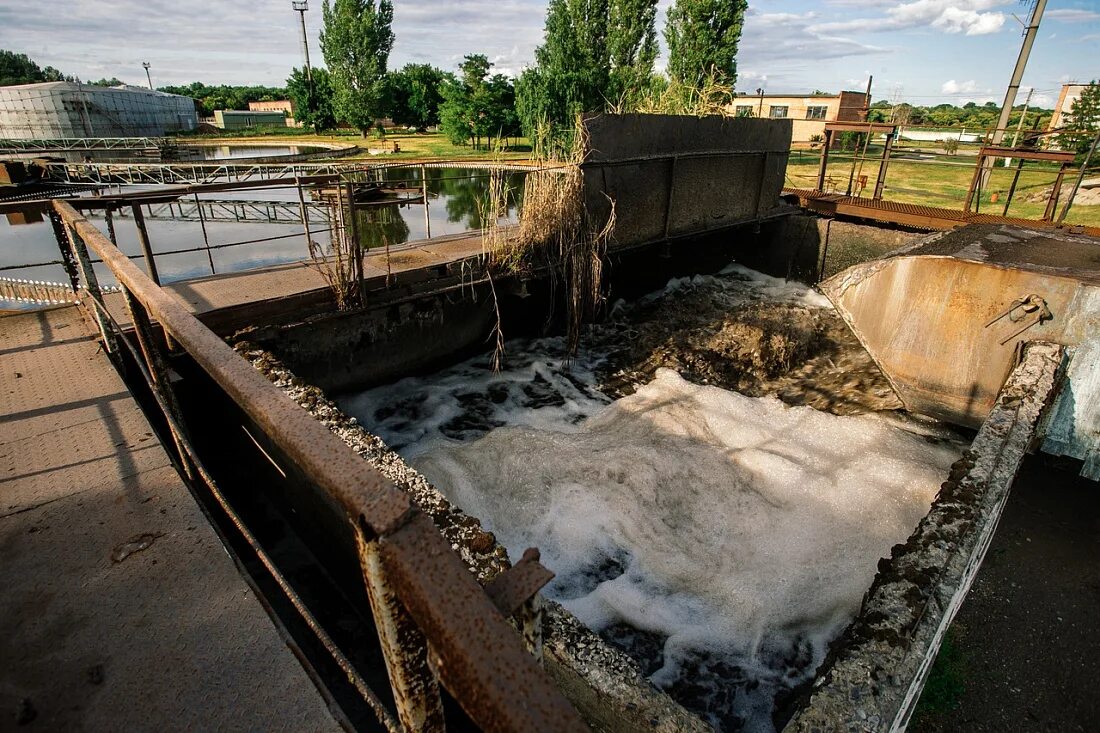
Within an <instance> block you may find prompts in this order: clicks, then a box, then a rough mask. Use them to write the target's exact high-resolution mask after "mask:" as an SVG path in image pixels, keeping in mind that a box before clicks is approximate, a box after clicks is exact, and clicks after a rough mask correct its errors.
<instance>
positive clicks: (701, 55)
mask: <svg viewBox="0 0 1100 733" xmlns="http://www.w3.org/2000/svg"><path fill="white" fill-rule="evenodd" d="M747 8H748V1H747V0H676V1H675V3H673V5H672V7H671V8H669V11H668V21H667V23H666V24H665V42H666V43H667V44H668V75H669V77H670V78H671V79H672V80H673V81H674V82H678V83H679V84H681V85H683V86H685V87H687V88H690V89H701V88H702V87H703V86H704V84H705V82H706V81H707V80H708V79H709V78H710V77H711V76H712V75H713V78H714V80H715V81H716V82H718V83H719V84H721V85H723V86H727V87H730V88H732V87H733V86H734V84H735V83H736V81H737V43H738V41H740V40H741V28H742V25H743V24H744V19H745V10H746V9H747Z"/></svg>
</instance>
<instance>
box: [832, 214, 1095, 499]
mask: <svg viewBox="0 0 1100 733" xmlns="http://www.w3.org/2000/svg"><path fill="white" fill-rule="evenodd" d="M821 289H822V290H823V291H824V293H825V294H826V296H828V297H829V299H830V300H831V301H832V302H833V303H834V305H836V307H837V309H838V310H839V311H840V313H841V315H842V316H843V318H844V319H845V321H847V323H848V325H849V326H850V327H851V328H852V330H853V331H854V332H855V334H856V336H857V337H858V338H859V339H860V341H861V342H862V343H863V345H864V346H865V347H866V348H867V350H868V352H870V354H871V356H872V357H873V358H874V359H875V361H876V362H877V363H878V365H879V367H880V368H881V369H882V371H883V372H884V373H885V375H886V377H887V378H888V379H889V380H890V382H891V383H892V384H893V386H894V389H895V390H896V391H897V393H898V396H899V397H900V398H901V400H902V402H903V403H904V404H905V406H906V408H907V409H909V410H911V411H912V412H917V413H921V414H925V415H930V416H933V417H937V418H940V419H943V420H947V421H949V422H953V423H957V424H960V425H967V426H971V427H978V426H980V425H981V423H982V422H983V421H984V420H985V418H986V416H987V415H988V414H989V412H990V410H991V409H992V407H993V404H994V401H995V400H996V397H997V393H998V391H999V390H1000V388H1001V386H1002V385H1003V384H1004V381H1005V379H1006V377H1007V376H1008V374H1009V372H1010V371H1011V370H1012V368H1013V367H1014V366H1015V364H1016V363H1017V360H1018V358H1019V354H1020V350H1021V346H1022V344H1023V343H1024V342H1028V341H1051V342H1055V343H1059V344H1063V345H1065V346H1067V347H1070V348H1069V351H1070V352H1071V354H1072V356H1071V359H1070V362H1069V366H1068V368H1067V372H1066V380H1065V382H1064V386H1063V388H1062V391H1061V393H1060V395H1059V397H1058V400H1057V402H1056V403H1055V405H1054V409H1053V411H1052V413H1051V418H1050V420H1049V422H1048V424H1047V426H1046V431H1045V437H1044V439H1043V444H1042V448H1043V450H1044V451H1046V452H1048V453H1051V454H1053V455H1066V456H1071V457H1073V458H1077V459H1080V460H1083V461H1084V468H1083V469H1082V473H1083V474H1084V475H1086V476H1088V477H1089V478H1093V479H1097V478H1100V449H1098V445H1100V239H1097V238H1095V237H1088V236H1084V235H1078V234H1073V233H1069V232H1065V231H1051V230H1044V231H1039V230H1033V229H1022V228H1017V227H1011V226H992V225H970V226H967V227H964V228H962V229H957V230H955V231H952V232H947V233H939V234H935V235H932V236H929V237H926V238H923V239H921V240H920V241H918V242H916V243H914V244H912V245H909V246H907V247H903V248H902V249H899V250H895V251H894V252H891V253H890V254H888V255H886V256H884V257H882V258H880V259H877V260H872V261H869V262H865V263H862V264H859V265H855V266H854V267H851V268H849V269H847V270H845V271H843V272H841V273H839V274H838V275H836V276H834V277H832V278H830V279H828V280H826V281H825V282H823V283H822V284H821Z"/></svg>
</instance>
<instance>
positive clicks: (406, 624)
mask: <svg viewBox="0 0 1100 733" xmlns="http://www.w3.org/2000/svg"><path fill="white" fill-rule="evenodd" d="M355 540H356V544H357V545H358V546H359V562H360V566H361V568H362V571H363V580H364V582H365V583H366V586H367V597H368V598H369V599H370V607H371V613H372V614H373V616H374V625H375V628H376V629H377V630H378V640H379V641H380V642H381V644H382V652H383V657H384V658H385V660H386V672H387V673H388V674H389V677H390V687H391V688H393V699H394V702H395V703H396V704H397V717H398V719H399V720H400V721H401V725H402V726H404V728H405V730H406V731H410V732H411V731H426V732H427V733H431V732H432V731H440V732H442V731H443V730H444V728H445V726H444V720H443V703H442V700H441V698H440V696H439V681H438V680H437V679H436V677H435V675H434V674H433V673H432V670H431V667H430V666H429V664H428V653H429V651H428V642H427V640H426V639H425V638H424V635H423V634H422V633H421V631H420V629H419V628H417V626H416V622H414V621H413V620H412V617H411V616H409V614H408V612H407V611H406V610H405V607H404V606H402V605H401V601H400V599H398V597H397V594H396V593H395V591H394V589H393V588H392V587H390V584H389V583H388V582H387V581H386V577H385V571H384V569H383V567H382V559H381V557H380V556H379V552H378V543H377V541H368V540H367V538H366V536H365V535H364V532H363V528H362V527H356V529H355Z"/></svg>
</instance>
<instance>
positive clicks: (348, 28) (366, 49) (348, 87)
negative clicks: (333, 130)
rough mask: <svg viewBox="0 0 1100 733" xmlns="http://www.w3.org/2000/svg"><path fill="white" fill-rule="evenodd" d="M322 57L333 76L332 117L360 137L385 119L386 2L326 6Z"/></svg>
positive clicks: (389, 13)
mask: <svg viewBox="0 0 1100 733" xmlns="http://www.w3.org/2000/svg"><path fill="white" fill-rule="evenodd" d="M321 13H322V15H323V17H324V30H323V31H321V51H322V52H323V53H324V55H325V65H326V66H328V70H329V73H330V74H331V75H332V99H333V105H332V106H333V109H334V110H335V111H336V116H337V117H338V118H339V119H341V120H343V121H344V122H347V123H348V124H349V125H352V126H353V127H356V128H358V129H359V130H360V131H361V132H362V135H363V137H366V136H367V132H368V131H369V130H370V129H371V127H373V126H374V123H375V121H376V120H378V119H380V118H381V117H383V116H384V115H385V112H386V109H385V107H386V104H385V96H386V95H385V77H386V63H387V62H388V61H389V57H390V50H391V49H392V48H393V41H394V35H393V31H392V30H391V28H390V26H391V25H392V23H393V4H392V3H391V2H390V0H378V3H377V4H376V3H375V0H334V2H333V3H329V0H325V2H324V5H322V6H321Z"/></svg>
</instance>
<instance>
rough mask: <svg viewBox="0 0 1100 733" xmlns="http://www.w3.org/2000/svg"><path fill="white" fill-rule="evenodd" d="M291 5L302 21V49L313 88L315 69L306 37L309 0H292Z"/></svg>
mask: <svg viewBox="0 0 1100 733" xmlns="http://www.w3.org/2000/svg"><path fill="white" fill-rule="evenodd" d="M290 6H291V7H292V8H294V10H295V12H297V13H298V18H299V19H300V20H301V21H302V50H303V51H304V52H305V55H306V79H308V80H309V86H310V89H312V88H313V69H312V68H311V67H310V65H309V40H308V39H307V38H306V11H307V10H309V0H291V3H290Z"/></svg>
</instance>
